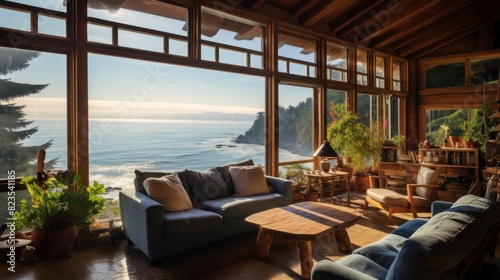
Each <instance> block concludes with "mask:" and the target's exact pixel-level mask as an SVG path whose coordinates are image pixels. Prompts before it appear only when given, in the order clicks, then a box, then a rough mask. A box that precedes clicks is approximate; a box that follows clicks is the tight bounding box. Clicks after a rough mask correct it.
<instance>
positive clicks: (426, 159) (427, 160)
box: [379, 148, 479, 202]
mask: <svg viewBox="0 0 500 280" xmlns="http://www.w3.org/2000/svg"><path fill="white" fill-rule="evenodd" d="M410 153H411V152H410ZM410 158H412V160H411V161H410V162H381V163H380V164H379V168H380V171H381V172H382V173H383V174H384V175H388V176H390V177H392V176H395V178H403V179H404V180H403V181H406V183H409V182H410V181H413V182H415V181H416V175H417V173H418V170H419V168H420V166H426V167H429V168H432V169H438V170H439V176H440V181H442V182H443V185H442V188H441V189H440V190H438V198H439V199H440V200H445V201H452V202H453V201H456V200H457V199H458V198H459V197H461V196H463V195H465V194H467V192H468V190H469V188H470V185H471V182H472V181H473V180H474V179H475V178H477V177H478V176H479V151H478V149H475V148H434V149H433V148H419V150H418V151H417V152H415V153H414V155H413V156H411V157H410ZM419 159H420V160H419ZM404 174H406V175H404Z"/></svg>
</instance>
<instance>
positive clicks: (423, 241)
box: [388, 195, 500, 279]
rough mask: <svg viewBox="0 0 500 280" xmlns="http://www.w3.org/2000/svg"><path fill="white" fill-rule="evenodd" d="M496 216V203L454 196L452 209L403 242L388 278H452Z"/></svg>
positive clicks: (499, 212) (498, 215)
mask: <svg viewBox="0 0 500 280" xmlns="http://www.w3.org/2000/svg"><path fill="white" fill-rule="evenodd" d="M499 218H500V206H499V203H497V202H494V201H491V200H489V199H486V198H481V197H477V196H474V195H467V196H464V197H462V198H460V199H458V200H457V202H455V204H454V205H453V206H452V208H450V209H449V210H446V211H444V212H441V213H439V214H437V215H435V216H433V217H432V218H431V219H430V220H429V221H428V222H427V223H425V224H424V225H422V226H421V227H420V228H419V229H418V230H417V231H415V233H413V235H412V236H411V237H410V238H409V239H408V240H407V241H406V242H404V244H403V246H402V248H401V250H400V252H399V254H398V256H397V257H396V259H395V260H394V262H393V264H392V266H391V269H390V270H389V275H388V279H446V278H450V277H452V276H453V275H454V274H455V273H456V270H457V266H458V265H459V263H460V262H461V261H462V260H463V259H464V258H465V257H466V256H467V255H468V254H469V253H470V252H471V250H473V249H474V248H475V247H477V246H478V245H479V244H480V243H481V242H482V239H483V238H484V235H485V232H486V231H487V230H488V229H489V228H490V227H492V226H493V225H494V224H495V223H497V222H498V219H499ZM423 267H425V268H426V269H421V268H423Z"/></svg>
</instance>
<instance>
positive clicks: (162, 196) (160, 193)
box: [144, 175, 193, 212]
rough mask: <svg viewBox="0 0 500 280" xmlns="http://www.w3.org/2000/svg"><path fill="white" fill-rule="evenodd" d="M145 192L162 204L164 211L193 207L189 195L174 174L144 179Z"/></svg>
mask: <svg viewBox="0 0 500 280" xmlns="http://www.w3.org/2000/svg"><path fill="white" fill-rule="evenodd" d="M144 188H145V189H146V192H147V194H148V195H149V196H150V197H151V198H152V199H154V200H156V201H158V202H159V203H161V204H162V205H163V208H164V210H165V211H166V212H178V211H184V210H189V209H191V208H193V204H192V203H191V200H190V199H189V196H188V194H187V192H186V190H185V189H184V187H183V186H182V183H181V181H180V180H179V178H178V177H177V176H176V175H167V176H163V177H160V178H148V179H146V180H144Z"/></svg>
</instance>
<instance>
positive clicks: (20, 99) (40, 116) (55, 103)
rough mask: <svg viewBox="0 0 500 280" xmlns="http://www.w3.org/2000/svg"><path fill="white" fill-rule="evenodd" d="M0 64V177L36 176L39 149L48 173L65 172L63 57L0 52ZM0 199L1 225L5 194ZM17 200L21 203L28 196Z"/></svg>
mask: <svg viewBox="0 0 500 280" xmlns="http://www.w3.org/2000/svg"><path fill="white" fill-rule="evenodd" d="M0 65H2V67H0V89H1V91H2V94H1V95H0V134H1V136H0V178H7V177H8V176H9V175H13V174H14V175H15V176H16V177H22V176H24V175H33V176H34V175H35V174H36V172H37V163H36V160H37V156H38V150H39V149H40V148H45V149H46V161H45V163H46V165H45V168H46V169H47V170H49V169H52V170H54V169H67V141H66V139H67V136H66V134H67V133H66V88H67V85H66V73H67V69H66V56H65V55H60V54H54V53H48V52H35V51H28V50H21V49H13V48H5V47H0ZM0 194H1V195H0V209H1V210H0V221H5V217H6V211H7V206H6V203H7V201H8V200H7V198H6V195H7V193H6V192H0ZM16 196H17V201H18V202H20V199H21V198H24V197H26V196H27V192H26V191H21V192H16ZM18 204H19V203H18Z"/></svg>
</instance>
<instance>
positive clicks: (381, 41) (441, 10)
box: [371, 0, 471, 48]
mask: <svg viewBox="0 0 500 280" xmlns="http://www.w3.org/2000/svg"><path fill="white" fill-rule="evenodd" d="M470 3H471V1H469V0H456V1H454V2H453V3H450V2H444V3H443V4H439V5H438V7H436V8H435V9H433V11H434V13H432V12H431V13H429V14H428V15H427V17H426V18H425V19H422V20H420V21H418V23H417V24H415V22H414V21H413V24H409V25H406V26H405V28H404V29H399V30H394V32H391V33H389V34H387V35H385V36H383V35H381V36H378V38H374V39H373V40H372V42H371V43H372V46H373V47H375V48H383V47H386V46H388V45H389V44H391V43H393V42H395V41H397V40H399V39H401V38H404V37H407V36H410V35H411V34H413V33H415V32H417V31H419V30H421V29H425V28H426V27H429V26H431V25H432V24H433V23H434V22H436V21H438V20H440V19H441V18H443V17H446V16H447V15H450V14H452V13H453V12H455V11H457V10H459V9H461V8H463V7H465V6H467V5H469V4H470Z"/></svg>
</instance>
